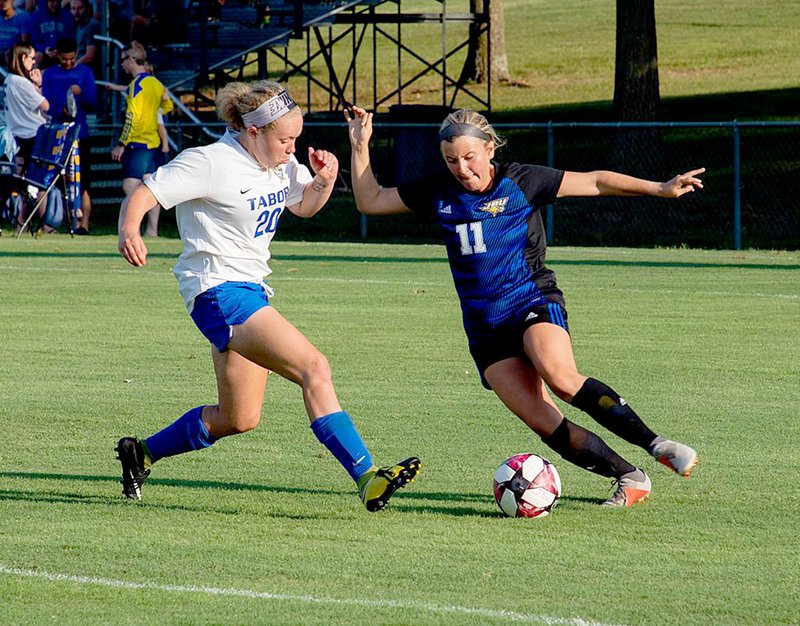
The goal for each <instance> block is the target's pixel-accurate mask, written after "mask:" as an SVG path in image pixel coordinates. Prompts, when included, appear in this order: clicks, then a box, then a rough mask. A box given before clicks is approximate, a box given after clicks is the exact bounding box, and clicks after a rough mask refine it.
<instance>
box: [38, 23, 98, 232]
mask: <svg viewBox="0 0 800 626" xmlns="http://www.w3.org/2000/svg"><path fill="white" fill-rule="evenodd" d="M56 50H57V53H58V65H54V66H53V67H51V68H48V69H47V70H45V72H44V74H43V76H42V94H43V95H44V97H45V98H47V101H48V102H49V103H50V113H51V116H52V117H53V119H54V120H57V121H69V120H71V119H72V112H70V111H69V107H68V106H67V99H68V95H67V94H69V93H71V94H72V96H73V98H74V99H75V105H76V107H75V112H74V114H75V117H74V119H75V123H76V124H77V125H78V127H79V130H78V145H79V148H80V152H79V154H80V164H81V169H80V174H81V178H80V181H81V208H80V211H79V212H78V214H77V217H78V227H77V229H76V230H75V234H76V235H88V234H89V216H90V215H91V213H92V200H91V197H90V195H89V188H90V186H91V165H92V158H91V147H90V143H89V125H88V123H87V121H86V114H87V113H92V112H94V111H96V110H97V85H96V83H95V80H94V74H92V70H91V69H89V67H88V66H86V65H80V64H79V63H78V43H77V42H76V41H75V39H73V38H71V37H65V38H64V39H59V40H58V43H57V44H56Z"/></svg>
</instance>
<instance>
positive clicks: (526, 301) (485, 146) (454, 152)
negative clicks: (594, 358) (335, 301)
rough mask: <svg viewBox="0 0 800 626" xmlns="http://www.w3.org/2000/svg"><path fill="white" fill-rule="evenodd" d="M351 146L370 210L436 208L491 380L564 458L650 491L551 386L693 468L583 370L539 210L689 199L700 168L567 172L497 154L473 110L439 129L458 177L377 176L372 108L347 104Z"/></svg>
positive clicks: (690, 455) (632, 496)
mask: <svg viewBox="0 0 800 626" xmlns="http://www.w3.org/2000/svg"><path fill="white" fill-rule="evenodd" d="M345 118H346V119H347V121H348V125H349V134H350V143H351V146H352V163H351V166H352V179H353V193H354V195H355V198H356V203H357V205H358V209H359V211H361V212H362V213H364V214H366V215H388V214H393V213H403V212H408V211H413V212H417V213H428V214H430V213H433V214H435V215H436V217H437V219H438V222H439V225H440V227H441V231H442V233H443V236H444V243H445V246H446V247H447V257H448V260H449V262H450V269H451V271H452V274H453V280H454V282H455V287H456V291H457V293H458V297H459V299H460V301H461V310H462V315H463V321H464V329H465V331H466V334H467V338H468V341H469V349H470V352H471V354H472V357H473V359H474V360H475V364H476V365H477V368H478V371H479V373H480V376H481V380H482V382H483V384H484V385H485V386H486V387H488V388H490V389H492V390H493V391H494V392H495V393H496V394H497V396H498V397H499V398H500V400H502V402H503V403H504V404H505V405H506V406H507V407H508V408H509V409H510V410H511V411H512V412H513V413H514V414H516V415H517V416H518V417H519V418H520V419H521V420H522V421H523V422H525V424H527V425H528V426H529V427H530V428H531V429H533V430H534V431H535V432H536V434H538V435H539V436H540V437H541V438H542V441H544V443H545V444H547V445H548V446H549V447H550V448H552V449H553V450H555V451H556V452H557V453H558V454H560V455H561V456H562V457H563V458H564V459H566V460H568V461H570V462H572V463H575V464H576V465H578V466H580V467H583V468H584V469H587V470H589V471H592V472H595V473H597V474H601V475H603V476H607V477H613V478H614V479H615V481H616V486H617V487H616V489H615V491H614V493H613V494H612V496H611V497H610V498H609V499H607V500H606V501H605V502H603V504H604V505H606V506H630V505H632V504H634V503H636V502H638V501H640V500H643V499H645V498H646V497H647V496H648V495H649V494H650V490H651V484H650V478H649V477H648V476H647V474H645V472H644V471H643V470H642V469H640V468H637V467H635V466H633V465H631V464H630V463H628V462H627V461H626V460H625V459H623V458H622V457H621V456H619V455H618V454H617V453H616V452H614V451H613V450H612V449H611V448H610V447H609V446H608V445H607V444H606V443H605V442H604V441H603V440H602V439H600V437H598V436H597V435H595V434H594V433H592V432H590V431H588V430H586V429H584V428H582V427H580V426H578V425H577V424H574V423H572V422H570V421H569V420H567V419H566V418H565V417H564V416H563V415H562V413H561V411H559V409H558V408H557V406H556V405H555V403H554V402H553V400H552V398H551V397H550V395H549V394H548V391H547V388H548V387H549V388H550V389H551V390H552V391H553V392H554V393H555V394H556V395H557V396H558V397H559V398H561V399H562V400H564V401H565V402H568V403H569V404H571V405H572V406H574V407H577V408H579V409H581V410H583V411H585V412H586V413H588V414H589V415H590V416H591V417H592V418H594V419H595V420H596V421H598V422H599V423H600V424H602V425H603V426H605V427H606V428H608V429H609V430H610V431H611V432H613V433H615V434H616V435H618V436H620V437H622V438H623V439H625V440H626V441H629V442H631V443H633V444H636V445H638V446H640V447H642V448H644V449H645V450H647V451H648V452H649V453H650V454H652V455H653V456H654V457H655V458H656V459H658V460H659V461H660V462H661V463H663V464H664V465H666V466H667V467H669V468H671V469H673V470H675V471H676V472H677V473H678V474H681V475H682V476H689V474H690V473H691V471H692V470H693V469H694V467H695V466H696V465H697V454H696V453H695V451H694V450H693V449H692V448H690V447H689V446H686V445H683V444H681V443H678V442H675V441H671V440H668V439H665V438H663V437H659V436H657V435H656V434H655V433H654V432H653V431H652V430H650V429H649V428H648V427H647V426H646V425H645V424H644V423H643V422H642V420H641V419H640V418H639V416H638V415H637V414H636V413H635V412H634V411H633V409H632V408H631V407H630V405H629V404H628V403H627V402H626V401H625V400H624V399H623V398H621V397H620V396H619V395H618V394H617V392H615V391H614V390H613V389H611V388H610V387H609V386H608V385H606V384H604V383H602V382H600V381H599V380H596V379H594V378H587V377H586V376H584V375H583V374H581V373H580V372H579V371H578V369H577V366H576V364H575V358H574V356H573V353H572V343H571V341H570V335H569V328H568V325H567V310H566V308H565V304H564V296H563V294H562V293H561V291H560V290H559V288H558V287H557V285H556V278H555V274H554V273H553V272H552V271H551V270H549V269H547V267H545V264H544V261H545V247H546V246H545V241H546V240H545V234H544V228H543V222H542V216H541V212H540V210H539V209H540V207H541V206H543V205H546V204H550V203H552V202H554V201H555V200H556V198H564V197H576V196H609V195H626V196H630V195H649V196H660V197H664V198H678V197H680V196H682V195H683V194H685V193H689V192H692V191H694V190H695V189H699V188H702V186H703V185H702V182H701V181H700V179H699V178H698V175H699V174H702V173H703V172H704V171H705V170H703V169H698V170H693V171H690V172H687V173H686V174H681V175H680V176H676V177H675V178H673V179H672V180H670V181H668V182H666V183H656V182H651V181H646V180H641V179H638V178H633V177H631V176H626V175H624V174H618V173H616V172H608V171H595V172H585V173H580V172H567V171H561V170H555V169H551V168H548V167H540V166H536V165H520V164H517V163H502V162H497V161H494V160H493V158H494V156H495V151H496V150H497V149H498V148H500V147H502V145H503V143H504V142H503V141H502V140H501V139H500V138H499V137H498V136H497V133H496V132H495V131H494V129H493V128H492V127H491V125H490V124H489V123H488V122H487V121H486V118H485V117H483V116H482V115H480V114H479V113H475V112H474V111H468V110H461V111H456V112H454V113H451V114H450V115H449V116H448V117H447V118H446V119H445V121H444V122H443V123H442V125H441V127H440V130H439V139H440V148H441V152H442V156H443V157H444V160H445V162H446V164H447V168H448V169H449V171H450V174H449V175H448V174H446V173H442V174H434V175H431V176H429V177H427V178H424V179H422V180H418V181H414V182H411V183H408V184H403V185H401V186H400V187H392V188H384V187H381V186H380V185H378V182H377V181H376V179H375V176H374V175H373V173H372V169H371V166H370V157H369V140H370V138H371V136H372V114H371V113H368V112H367V111H365V110H364V109H362V108H360V107H357V106H354V107H352V109H351V110H349V111H346V112H345Z"/></svg>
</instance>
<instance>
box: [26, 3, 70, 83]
mask: <svg viewBox="0 0 800 626" xmlns="http://www.w3.org/2000/svg"><path fill="white" fill-rule="evenodd" d="M64 37H75V21H74V20H73V19H72V14H71V13H70V12H69V9H67V8H65V7H62V6H61V2H60V0H45V1H44V5H43V6H40V8H39V9H38V10H37V11H36V13H34V14H33V16H32V17H31V42H32V43H33V47H34V48H36V50H38V51H39V52H38V53H37V56H36V62H37V63H38V64H39V67H41V68H42V69H45V68H48V67H50V66H51V65H55V64H56V63H57V62H58V60H57V59H56V55H57V52H56V43H57V42H58V40H59V39H62V38H64Z"/></svg>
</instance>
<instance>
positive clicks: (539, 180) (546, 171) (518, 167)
mask: <svg viewBox="0 0 800 626" xmlns="http://www.w3.org/2000/svg"><path fill="white" fill-rule="evenodd" d="M506 176H507V177H508V178H510V179H511V180H513V181H514V182H515V183H516V184H517V185H519V188H520V189H521V190H522V193H524V194H525V197H526V198H527V199H528V202H529V203H530V204H531V206H532V207H534V208H537V209H538V208H540V207H542V206H543V205H546V204H553V203H554V202H555V201H556V197H557V196H558V190H559V188H560V187H561V180H562V179H563V178H564V170H556V169H553V168H552V167H545V166H543V165H523V164H520V163H510V164H509V165H508V168H507V169H506Z"/></svg>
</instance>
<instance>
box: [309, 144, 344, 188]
mask: <svg viewBox="0 0 800 626" xmlns="http://www.w3.org/2000/svg"><path fill="white" fill-rule="evenodd" d="M308 162H309V163H310V164H311V169H312V170H313V171H314V174H315V175H316V176H319V177H320V178H322V179H323V180H325V181H330V182H333V181H335V180H336V177H337V176H338V175H339V160H338V159H337V158H336V156H335V155H334V154H333V152H328V151H327V150H314V148H312V147H311V146H309V147H308Z"/></svg>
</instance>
